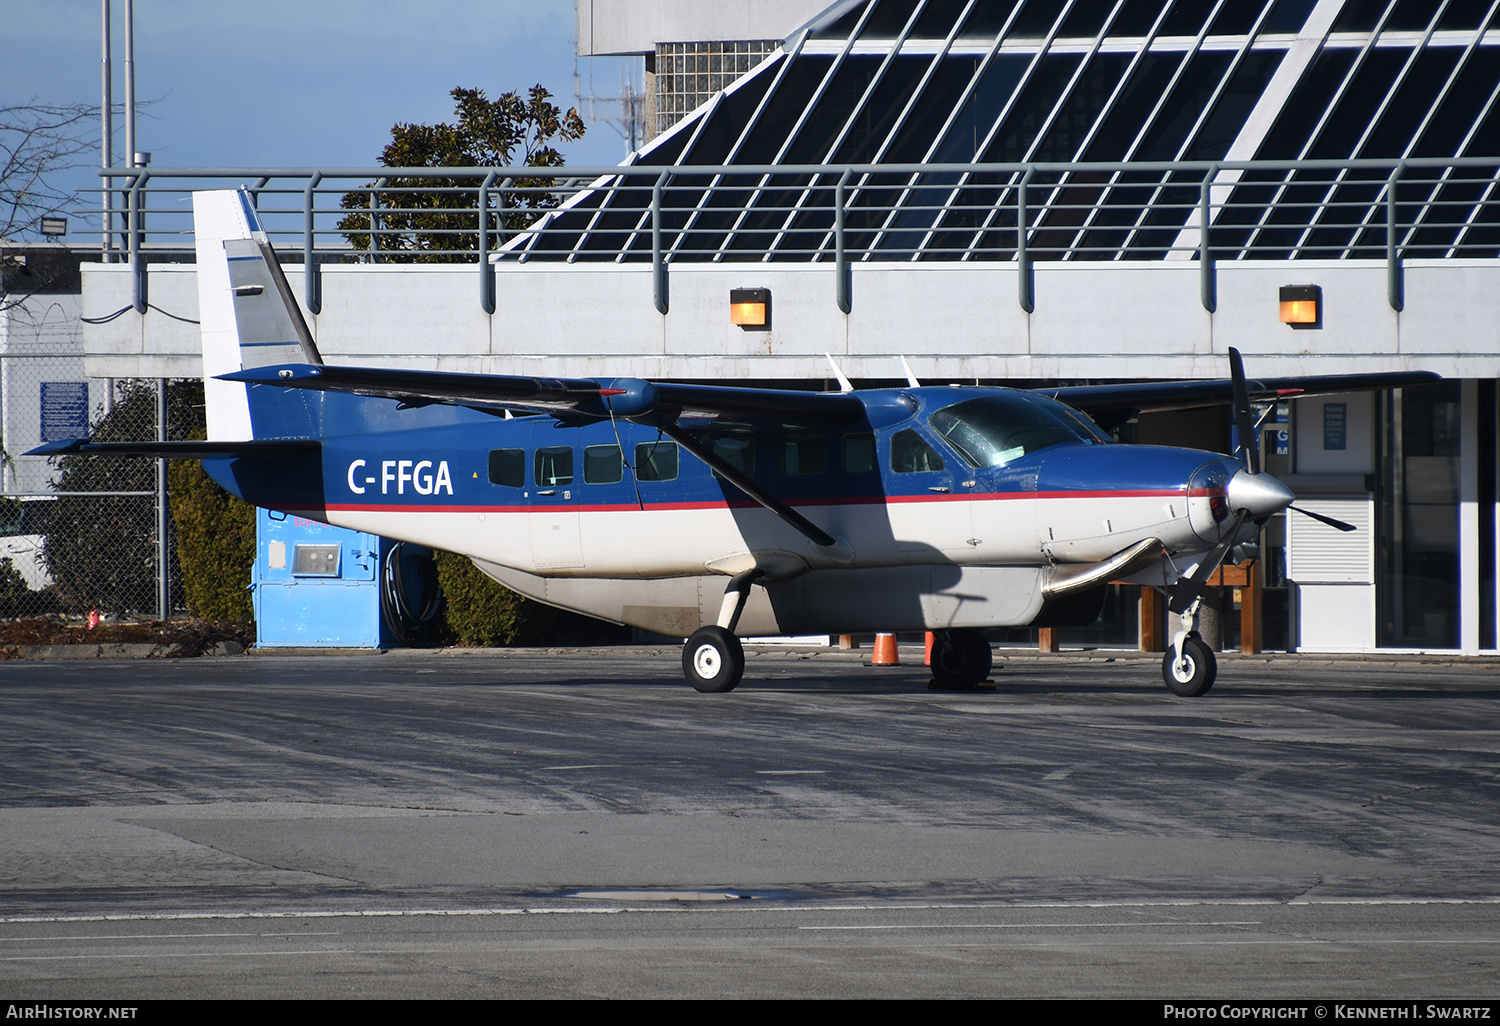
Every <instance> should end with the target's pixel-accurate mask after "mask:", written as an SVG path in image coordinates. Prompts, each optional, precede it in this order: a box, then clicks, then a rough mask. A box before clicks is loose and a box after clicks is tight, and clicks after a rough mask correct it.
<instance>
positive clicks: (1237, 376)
mask: <svg viewBox="0 0 1500 1026" xmlns="http://www.w3.org/2000/svg"><path fill="white" fill-rule="evenodd" d="M1229 383H1230V387H1231V388H1232V390H1233V393H1234V423H1235V428H1236V429H1237V431H1238V434H1239V436H1240V448H1242V449H1244V450H1245V469H1247V470H1249V471H1250V473H1252V474H1259V473H1260V446H1258V445H1256V444H1255V424H1254V422H1253V421H1252V420H1251V417H1250V389H1249V388H1248V387H1247V386H1246V385H1245V362H1244V361H1243V360H1241V359H1240V351H1239V350H1238V349H1236V348H1234V347H1233V346H1230V347H1229Z"/></svg>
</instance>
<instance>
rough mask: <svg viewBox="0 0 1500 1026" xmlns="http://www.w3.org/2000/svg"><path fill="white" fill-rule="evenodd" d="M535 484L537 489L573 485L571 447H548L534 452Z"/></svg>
mask: <svg viewBox="0 0 1500 1026" xmlns="http://www.w3.org/2000/svg"><path fill="white" fill-rule="evenodd" d="M536 483H537V487H539V488H551V487H553V486H554V485H570V484H572V483H573V447H572V446H571V445H549V446H547V447H546V448H543V449H538V450H537V451H536Z"/></svg>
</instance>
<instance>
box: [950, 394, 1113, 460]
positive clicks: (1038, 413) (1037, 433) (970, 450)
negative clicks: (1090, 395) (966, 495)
mask: <svg viewBox="0 0 1500 1026" xmlns="http://www.w3.org/2000/svg"><path fill="white" fill-rule="evenodd" d="M928 423H930V424H931V425H932V428H933V430H934V431H936V432H937V433H938V434H939V435H941V436H942V437H943V439H944V440H945V441H947V443H948V444H949V445H951V446H953V448H954V449H955V450H957V452H958V454H959V455H960V456H962V457H963V458H964V460H965V462H967V463H968V464H969V465H970V466H972V467H1003V466H1005V465H1006V464H1007V463H1011V462H1013V461H1015V460H1018V459H1020V458H1021V457H1022V456H1025V455H1027V454H1028V453H1033V452H1036V451H1037V450H1039V449H1046V448H1048V447H1049V446H1053V445H1061V444H1063V443H1065V442H1085V443H1088V444H1090V445H1101V444H1103V443H1105V442H1108V441H1109V439H1108V438H1107V437H1106V436H1105V435H1104V434H1103V432H1101V431H1100V430H1099V428H1098V427H1097V426H1096V425H1095V424H1094V423H1093V422H1092V421H1090V420H1089V419H1088V418H1087V417H1085V416H1083V415H1082V414H1080V413H1079V412H1078V411H1076V410H1074V409H1072V408H1071V407H1069V406H1066V405H1064V404H1063V403H1060V402H1057V401H1056V400H1054V399H1047V398H1045V397H1043V396H1037V395H1026V394H1023V393H1020V392H996V393H994V394H993V395H983V396H979V397H978V398H975V399H965V400H964V401H963V402H961V403H954V404H953V405H952V406H945V407H943V408H942V409H941V410H938V411H937V412H936V413H934V414H933V415H932V416H931V417H929V418H928Z"/></svg>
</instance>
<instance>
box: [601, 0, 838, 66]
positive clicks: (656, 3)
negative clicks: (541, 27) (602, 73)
mask: <svg viewBox="0 0 1500 1026" xmlns="http://www.w3.org/2000/svg"><path fill="white" fill-rule="evenodd" d="M832 2H833V0H713V2H711V3H710V2H708V0H576V3H577V12H578V55H579V56H580V57H590V56H600V55H608V54H644V53H651V52H652V51H653V50H654V49H655V47H656V44H657V43H685V42H708V41H712V40H728V39H736V40H738V39H785V38H786V37H787V36H788V35H790V34H791V33H792V30H794V29H796V28H798V27H799V26H801V25H802V24H803V23H805V22H807V21H810V20H811V19H812V18H813V16H814V15H816V14H818V13H819V12H820V11H822V10H823V9H824V8H826V7H828V6H829V5H830V4H831V3H832Z"/></svg>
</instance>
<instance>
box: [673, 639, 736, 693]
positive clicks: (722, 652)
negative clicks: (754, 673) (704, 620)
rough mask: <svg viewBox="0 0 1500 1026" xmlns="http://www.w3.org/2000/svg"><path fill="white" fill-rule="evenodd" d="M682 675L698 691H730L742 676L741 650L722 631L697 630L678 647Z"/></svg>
mask: <svg viewBox="0 0 1500 1026" xmlns="http://www.w3.org/2000/svg"><path fill="white" fill-rule="evenodd" d="M682 672H683V673H684V674H686V675H687V679H688V683H689V684H691V685H692V686H693V687H695V688H697V689H698V690H699V691H705V692H715V691H733V690H734V686H735V685H736V684H738V683H739V682H740V677H741V676H743V675H744V672H745V649H744V647H743V646H741V645H740V639H739V638H736V637H735V636H734V635H733V634H730V633H729V632H728V631H726V630H725V629H724V628H722V627H700V628H698V629H697V630H696V631H694V632H693V636H692V637H691V638H688V640H687V644H686V645H684V646H683V647H682Z"/></svg>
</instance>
